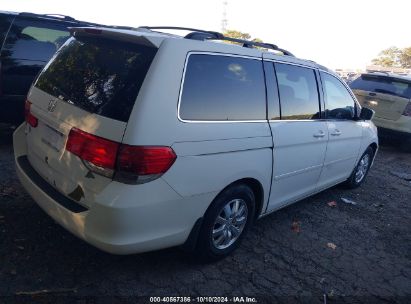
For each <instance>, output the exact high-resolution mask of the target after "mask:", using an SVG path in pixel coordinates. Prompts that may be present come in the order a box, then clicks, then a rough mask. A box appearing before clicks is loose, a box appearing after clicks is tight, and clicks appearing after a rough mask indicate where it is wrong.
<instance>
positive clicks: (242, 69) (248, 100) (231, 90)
mask: <svg viewBox="0 0 411 304" xmlns="http://www.w3.org/2000/svg"><path fill="white" fill-rule="evenodd" d="M180 117H181V118H182V119H187V120H258V119H266V104H265V86H264V74H263V69H262V63H261V61H259V60H252V59H246V58H239V57H229V56H213V55H191V56H190V57H189V59H188V63H187V68H186V73H185V79H184V86H183V92H182V96H181V104H180Z"/></svg>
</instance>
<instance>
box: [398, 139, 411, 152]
mask: <svg viewBox="0 0 411 304" xmlns="http://www.w3.org/2000/svg"><path fill="white" fill-rule="evenodd" d="M400 148H401V150H402V151H403V152H408V153H411V139H409V140H407V141H405V142H403V143H401V146H400Z"/></svg>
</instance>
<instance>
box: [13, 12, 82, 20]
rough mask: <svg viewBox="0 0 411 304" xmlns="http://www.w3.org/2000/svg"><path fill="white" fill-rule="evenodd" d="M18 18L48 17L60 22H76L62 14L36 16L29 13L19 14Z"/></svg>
mask: <svg viewBox="0 0 411 304" xmlns="http://www.w3.org/2000/svg"><path fill="white" fill-rule="evenodd" d="M19 15H20V16H27V17H30V16H32V17H38V16H42V17H49V18H55V19H60V20H66V21H77V20H76V19H74V18H73V17H70V16H66V15H62V14H36V13H29V12H21V13H19Z"/></svg>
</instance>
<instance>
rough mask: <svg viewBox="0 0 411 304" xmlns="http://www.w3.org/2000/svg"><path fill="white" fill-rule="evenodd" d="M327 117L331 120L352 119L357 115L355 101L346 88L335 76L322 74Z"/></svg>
mask: <svg viewBox="0 0 411 304" xmlns="http://www.w3.org/2000/svg"><path fill="white" fill-rule="evenodd" d="M321 79H322V81H323V88H324V97H325V103H326V115H327V118H330V119H352V118H353V117H354V114H355V106H354V99H353V98H352V96H351V94H350V93H349V92H348V90H347V89H346V87H345V86H344V85H343V84H342V83H341V81H339V80H338V79H337V78H335V77H334V76H331V75H329V74H326V73H322V72H321Z"/></svg>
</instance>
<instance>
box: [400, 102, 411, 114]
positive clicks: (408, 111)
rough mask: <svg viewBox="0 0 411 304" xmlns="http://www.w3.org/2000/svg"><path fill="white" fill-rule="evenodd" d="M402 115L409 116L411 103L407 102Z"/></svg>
mask: <svg viewBox="0 0 411 304" xmlns="http://www.w3.org/2000/svg"><path fill="white" fill-rule="evenodd" d="M402 115H405V116H411V101H409V102H408V104H407V106H406V107H405V110H404V112H403V113H402Z"/></svg>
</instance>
